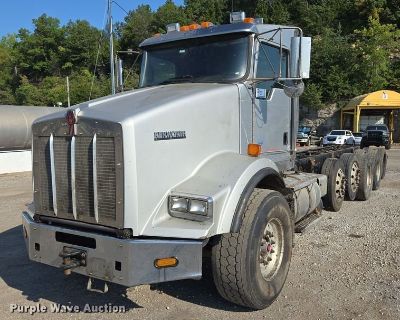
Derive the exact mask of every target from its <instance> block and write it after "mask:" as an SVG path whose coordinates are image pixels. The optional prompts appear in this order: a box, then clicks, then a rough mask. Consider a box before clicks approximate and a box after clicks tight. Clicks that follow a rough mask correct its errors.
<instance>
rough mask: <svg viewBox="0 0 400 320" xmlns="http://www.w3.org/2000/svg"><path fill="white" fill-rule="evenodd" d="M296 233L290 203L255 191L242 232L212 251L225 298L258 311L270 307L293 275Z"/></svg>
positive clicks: (215, 273) (269, 192) (274, 194)
mask: <svg viewBox="0 0 400 320" xmlns="http://www.w3.org/2000/svg"><path fill="white" fill-rule="evenodd" d="M293 230H294V227H293V220H292V215H291V211H290V209H289V205H288V203H287V201H286V200H285V198H284V197H283V196H282V195H281V194H280V193H279V192H276V191H272V190H263V189H254V191H253V193H252V194H251V196H250V198H249V202H248V204H247V208H246V211H245V213H244V218H243V222H242V225H241V227H240V230H239V232H238V233H228V234H223V235H221V237H220V238H219V239H218V241H217V243H216V244H215V245H214V246H213V248H212V258H211V261H212V268H213V277H214V282H215V286H216V287H217V290H218V292H219V293H220V294H221V296H222V297H223V298H225V299H226V300H228V301H230V302H233V303H235V304H239V305H242V306H245V307H249V308H252V309H258V310H260V309H264V308H266V307H267V306H269V305H270V304H271V303H272V302H273V301H274V300H275V299H276V298H277V297H278V295H279V293H280V292H281V290H282V288H283V285H284V283H285V280H286V277H287V274H288V271H289V265H290V260H291V256H292V246H293Z"/></svg>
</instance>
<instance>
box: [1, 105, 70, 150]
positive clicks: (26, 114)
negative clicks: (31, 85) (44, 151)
mask: <svg viewBox="0 0 400 320" xmlns="http://www.w3.org/2000/svg"><path fill="white" fill-rule="evenodd" d="M62 110H65V109H64V108H54V107H28V106H5V105H0V150H18V149H19V150H23V149H30V148H31V144H32V131H31V126H32V123H33V121H34V120H36V119H37V118H40V117H42V116H45V115H47V114H50V113H54V112H58V111H62Z"/></svg>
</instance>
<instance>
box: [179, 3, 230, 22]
mask: <svg viewBox="0 0 400 320" xmlns="http://www.w3.org/2000/svg"><path fill="white" fill-rule="evenodd" d="M185 11H186V14H187V17H188V19H189V20H190V21H191V22H201V21H210V22H212V23H214V24H221V23H223V22H224V21H226V17H227V13H228V12H229V9H228V6H227V1H226V0H186V1H185Z"/></svg>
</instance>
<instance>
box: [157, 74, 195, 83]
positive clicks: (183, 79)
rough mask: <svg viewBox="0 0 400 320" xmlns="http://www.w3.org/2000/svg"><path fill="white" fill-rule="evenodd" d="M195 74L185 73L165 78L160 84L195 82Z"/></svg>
mask: <svg viewBox="0 0 400 320" xmlns="http://www.w3.org/2000/svg"><path fill="white" fill-rule="evenodd" d="M192 80H193V76H191V75H184V76H182V77H175V78H170V79H168V80H165V81H163V82H161V83H159V84H171V83H181V82H193V81H192Z"/></svg>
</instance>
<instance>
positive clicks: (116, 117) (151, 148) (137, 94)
mask: <svg viewBox="0 0 400 320" xmlns="http://www.w3.org/2000/svg"><path fill="white" fill-rule="evenodd" d="M71 109H73V110H75V113H76V114H77V123H78V125H79V121H82V122H83V121H84V119H94V120H96V121H99V122H101V121H102V120H104V121H108V122H113V123H119V124H120V125H121V128H122V144H123V147H122V149H123V150H122V151H123V171H124V174H123V177H124V182H123V185H124V190H123V194H124V206H123V207H124V222H123V225H124V227H125V228H131V229H132V230H133V234H134V235H136V236H137V235H146V236H155V235H167V234H168V236H170V237H182V236H183V234H185V230H187V231H186V232H190V233H191V232H194V231H195V229H196V228H197V229H198V226H199V224H198V223H196V224H195V225H196V228H194V223H192V222H190V221H188V220H183V219H179V218H173V217H171V216H169V214H168V208H167V205H166V203H167V202H166V200H167V198H168V195H169V194H170V193H171V191H173V190H174V188H175V187H176V186H178V185H180V184H181V183H183V182H184V181H186V180H187V179H189V178H190V177H191V176H193V175H194V174H195V172H196V170H198V169H199V168H200V167H201V166H202V164H203V163H205V162H206V161H207V159H210V158H212V157H214V156H216V155H217V154H220V153H223V152H234V153H239V141H240V138H239V136H240V117H239V88H238V86H237V85H235V84H211V83H210V84H194V83H186V84H171V85H165V86H158V87H151V88H143V89H139V90H134V91H130V92H126V93H122V94H118V95H115V96H108V97H104V98H101V99H97V100H93V101H90V102H86V103H81V104H79V105H76V106H74V107H72V108H71ZM64 117H65V111H64V112H62V113H57V114H53V115H51V116H48V117H46V118H41V119H40V120H39V121H40V122H41V121H49V122H51V120H52V119H60V118H64ZM62 122H64V120H63V121H62ZM199 196H209V195H199ZM174 219H175V220H176V221H170V222H171V223H170V224H169V225H173V226H175V229H173V230H177V229H176V226H179V230H180V233H179V234H175V231H172V230H167V229H165V228H164V227H163V228H161V227H159V226H158V225H159V224H160V221H163V222H168V221H169V220H174ZM157 221H158V222H157ZM212 223H213V222H212V221H210V222H209V223H208V225H207V223H202V224H200V225H201V226H202V228H203V229H204V230H206V229H208V228H210V227H211V225H212ZM186 236H188V235H187V234H186ZM191 236H195V235H194V234H191Z"/></svg>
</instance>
